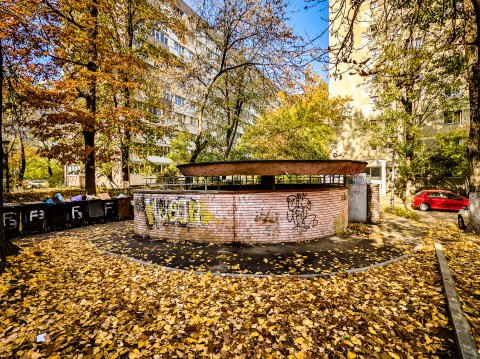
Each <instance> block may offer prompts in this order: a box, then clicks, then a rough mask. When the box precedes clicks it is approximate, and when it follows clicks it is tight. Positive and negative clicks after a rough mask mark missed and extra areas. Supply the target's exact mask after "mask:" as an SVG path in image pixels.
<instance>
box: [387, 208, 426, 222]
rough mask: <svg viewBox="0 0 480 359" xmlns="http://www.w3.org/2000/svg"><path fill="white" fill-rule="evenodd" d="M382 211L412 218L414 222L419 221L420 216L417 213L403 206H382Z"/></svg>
mask: <svg viewBox="0 0 480 359" xmlns="http://www.w3.org/2000/svg"><path fill="white" fill-rule="evenodd" d="M383 211H384V212H385V213H389V214H393V215H395V216H398V217H403V218H407V219H412V220H414V221H416V222H420V216H419V214H418V213H416V212H413V211H411V210H409V209H408V208H405V207H384V208H383Z"/></svg>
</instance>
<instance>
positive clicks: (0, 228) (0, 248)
mask: <svg viewBox="0 0 480 359" xmlns="http://www.w3.org/2000/svg"><path fill="white" fill-rule="evenodd" d="M2 115H3V52H2V39H1V38H0V138H1V139H2V140H3V116H2ZM3 157H4V153H3V146H0V161H1V163H2V164H3ZM19 252H20V248H18V247H17V246H16V245H14V244H13V243H12V242H10V240H8V239H7V238H6V237H5V226H4V222H3V165H2V169H1V170H0V274H1V273H3V272H4V271H5V268H6V267H7V257H8V256H11V255H17V254H18V253H19Z"/></svg>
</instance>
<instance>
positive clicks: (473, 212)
mask: <svg viewBox="0 0 480 359" xmlns="http://www.w3.org/2000/svg"><path fill="white" fill-rule="evenodd" d="M472 5H473V9H472V10H473V12H474V15H475V16H474V19H475V24H472V25H473V26H472V29H471V31H472V33H471V36H472V39H473V40H474V43H475V45H471V46H467V48H466V55H467V64H468V65H467V83H468V95H469V100H470V132H469V136H468V145H467V151H468V160H469V164H470V194H469V200H470V205H469V219H470V224H469V229H470V230H471V231H472V232H474V233H480V107H479V99H480V68H479V66H480V65H479V64H480V36H479V34H478V31H479V30H480V2H479V1H478V0H473V1H472Z"/></svg>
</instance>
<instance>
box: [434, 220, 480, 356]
mask: <svg viewBox="0 0 480 359" xmlns="http://www.w3.org/2000/svg"><path fill="white" fill-rule="evenodd" d="M441 224H442V223H441V222H437V223H435V224H434V225H433V226H432V228H435V230H434V232H433V233H432V234H433V235H434V236H435V238H436V239H437V240H438V241H440V242H441V243H442V245H443V248H444V251H445V255H446V256H447V259H448V265H449V267H450V270H451V271H452V274H453V277H454V280H455V286H456V289H457V292H458V295H459V297H460V299H461V301H462V306H463V311H464V313H465V317H466V318H467V320H468V321H469V323H470V326H471V328H472V334H473V336H474V338H475V340H476V343H477V348H478V349H479V350H480V237H479V236H478V235H471V234H465V233H463V232H462V231H460V230H458V229H457V228H456V227H455V226H454V225H450V226H443V225H441ZM479 355H480V352H479Z"/></svg>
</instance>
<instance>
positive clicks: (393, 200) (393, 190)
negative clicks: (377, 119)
mask: <svg viewBox="0 0 480 359" xmlns="http://www.w3.org/2000/svg"><path fill="white" fill-rule="evenodd" d="M390 143H391V144H392V193H391V197H390V207H391V208H393V207H394V206H395V143H397V135H392V136H390Z"/></svg>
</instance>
